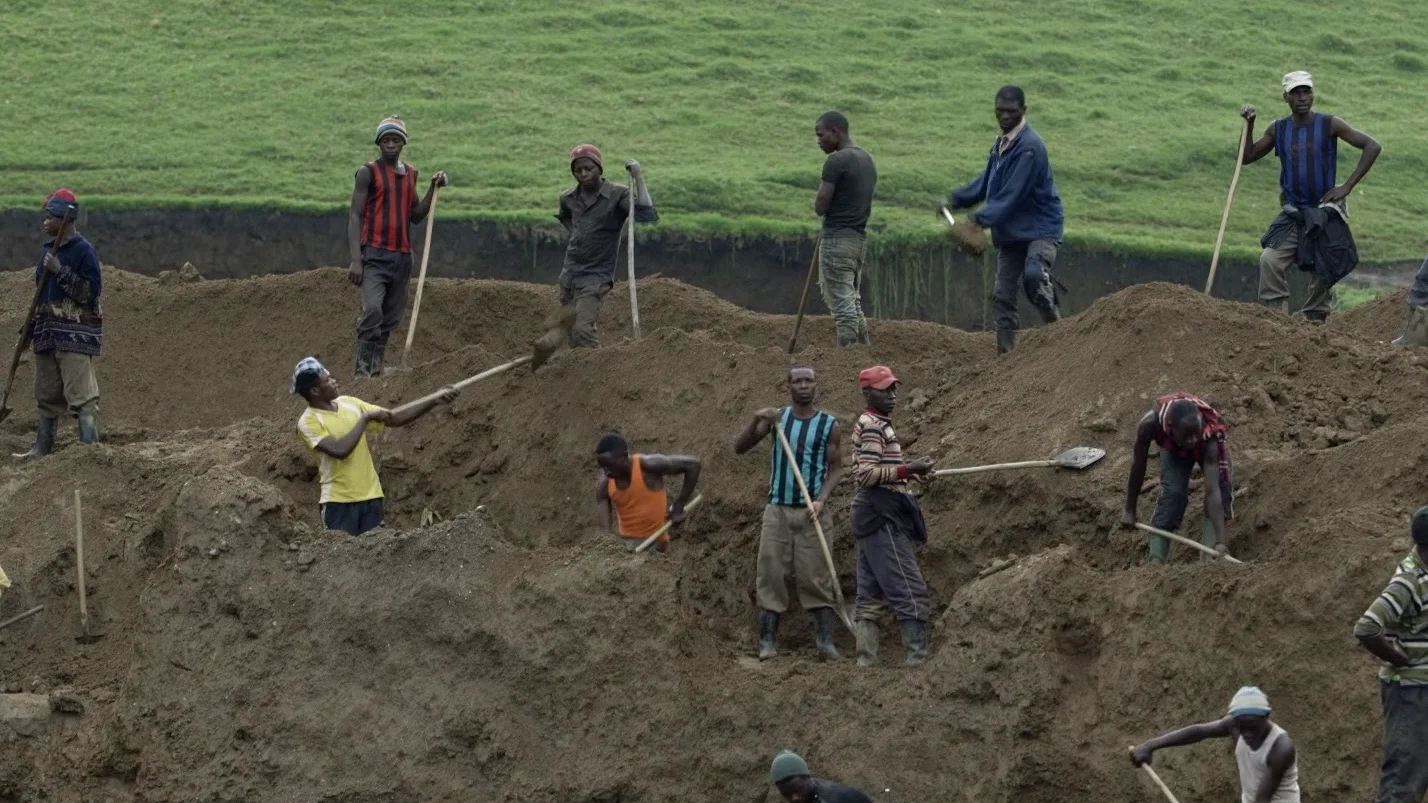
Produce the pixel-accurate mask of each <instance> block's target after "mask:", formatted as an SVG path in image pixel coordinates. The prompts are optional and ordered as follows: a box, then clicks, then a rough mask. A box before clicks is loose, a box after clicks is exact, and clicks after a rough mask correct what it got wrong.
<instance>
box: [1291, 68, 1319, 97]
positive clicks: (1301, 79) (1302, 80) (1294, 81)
mask: <svg viewBox="0 0 1428 803" xmlns="http://www.w3.org/2000/svg"><path fill="white" fill-rule="evenodd" d="M1301 86H1307V87H1309V88H1310V89H1313V88H1314V76H1312V75H1310V74H1309V73H1307V72H1304V71H1303V70H1295V71H1294V72H1292V73H1288V74H1286V75H1285V76H1284V91H1285V92H1288V91H1289V90H1291V89H1294V88H1296V87H1301Z"/></svg>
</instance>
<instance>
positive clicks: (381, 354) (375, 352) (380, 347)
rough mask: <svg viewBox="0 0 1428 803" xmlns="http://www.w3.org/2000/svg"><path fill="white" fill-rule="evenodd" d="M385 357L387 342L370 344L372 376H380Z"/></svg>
mask: <svg viewBox="0 0 1428 803" xmlns="http://www.w3.org/2000/svg"><path fill="white" fill-rule="evenodd" d="M386 356H387V341H385V340H379V341H377V342H376V343H373V344H372V362H371V367H372V376H381V375H382V363H383V361H384V360H385V359H386Z"/></svg>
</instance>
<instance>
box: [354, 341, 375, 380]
mask: <svg viewBox="0 0 1428 803" xmlns="http://www.w3.org/2000/svg"><path fill="white" fill-rule="evenodd" d="M376 359H377V344H376V342H374V341H367V340H359V341H357V368H356V374H357V376H376V375H377V374H378V372H379V371H380V370H381V366H377V368H375V369H374V368H373V364H374V362H375V361H376Z"/></svg>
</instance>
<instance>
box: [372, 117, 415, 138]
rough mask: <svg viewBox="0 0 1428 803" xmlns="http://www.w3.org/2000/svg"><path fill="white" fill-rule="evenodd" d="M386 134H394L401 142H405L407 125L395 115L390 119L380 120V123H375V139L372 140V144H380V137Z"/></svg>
mask: <svg viewBox="0 0 1428 803" xmlns="http://www.w3.org/2000/svg"><path fill="white" fill-rule="evenodd" d="M386 134H396V135H397V136H399V137H401V138H402V142H406V141H407V124H406V123H404V122H402V118H400V117H398V116H396V115H395V114H394V115H392V116H390V117H384V118H382V122H380V123H377V138H376V139H375V140H373V142H376V143H378V144H380V143H381V142H382V137H383V136H384V135H386Z"/></svg>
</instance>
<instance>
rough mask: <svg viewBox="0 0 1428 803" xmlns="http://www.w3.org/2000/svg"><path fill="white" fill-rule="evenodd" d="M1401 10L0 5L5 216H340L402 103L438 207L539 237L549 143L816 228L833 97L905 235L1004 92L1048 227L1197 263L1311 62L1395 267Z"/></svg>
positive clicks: (1404, 252) (1268, 175)
mask: <svg viewBox="0 0 1428 803" xmlns="http://www.w3.org/2000/svg"><path fill="white" fill-rule="evenodd" d="M1421 15H1422V5H1421V3H1417V2H1410V1H1409V0H1383V2H1379V3H1373V4H1357V5H1351V4H1339V5H1336V6H1331V5H1329V4H1314V5H1313V7H1312V8H1306V6H1305V5H1304V4H1303V3H1294V2H1289V0H1261V1H1260V2H1257V3H1254V4H1252V5H1251V4H1245V3H1242V2H1240V0H1161V1H1160V2H1150V1H1149V0H1144V1H1142V0H1099V1H1098V2H1090V1H1089V0H1060V2H1044V1H1043V2H1028V1H1027V0H966V2H961V3H956V4H951V3H938V2H924V1H921V0H883V2H881V3H876V4H865V3H859V2H853V1H852V0H818V1H817V2H815V1H814V0H730V1H728V2H723V3H702V2H692V0H663V1H662V2H588V3H575V2H570V1H569V0H542V1H541V2H536V0H522V1H521V2H515V1H514V0H512V1H510V2H495V1H494V0H461V1H460V2H450V1H448V0H436V1H434V2H425V3H417V2H404V1H403V2H398V1H397V0H388V1H387V2H373V1H372V0H344V1H343V2H338V1H337V0H331V1H330V2H321V1H320V0H285V1H284V2H273V1H272V0H168V1H167V2H156V1H154V0H88V1H87V2H83V3H77V4H55V3H40V2H36V0H8V2H7V4H6V10H5V13H4V14H3V16H0V34H3V37H4V41H6V42H7V43H8V44H9V47H8V48H7V51H8V55H7V57H6V59H5V79H6V80H5V81H4V82H3V89H0V95H3V100H4V108H5V110H6V112H7V118H8V119H9V120H10V122H9V126H10V131H9V132H8V133H9V134H10V137H9V140H10V144H11V155H10V157H8V158H7V159H6V162H7V166H6V168H5V170H4V172H3V173H0V176H3V178H0V182H2V183H0V205H4V206H7V207H16V206H19V207H27V208H29V207H33V206H36V205H37V204H38V203H39V201H40V199H41V198H42V197H43V196H44V194H45V193H46V192H48V191H49V190H51V189H53V188H54V187H55V186H57V185H61V184H63V185H68V186H71V187H73V188H74V189H75V190H76V191H77V192H78V193H79V194H80V196H81V199H82V200H86V199H87V200H89V201H90V202H91V203H92V205H93V206H96V207H97V206H101V205H103V206H107V207H109V208H118V207H161V206H203V205H228V206H237V207H269V208H280V209H287V210H296V211H314V212H316V211H331V210H337V209H342V208H344V207H345V204H346V201H347V197H348V195H349V193H350V192H351V176H352V172H353V171H354V169H355V168H356V167H357V165H358V164H360V163H361V162H362V161H364V160H366V159H368V158H370V157H371V155H372V154H373V153H374V149H373V147H372V146H371V133H372V130H373V127H374V126H375V124H376V121H377V120H378V119H379V118H380V117H381V116H382V115H384V114H386V113H390V112H396V113H399V114H401V115H402V116H403V117H404V118H405V119H406V120H407V121H408V124H409V126H410V127H411V131H412V136H413V140H412V144H411V145H410V147H409V149H408V151H407V156H408V158H409V160H410V161H411V162H412V163H414V164H416V165H417V166H418V167H419V168H421V169H422V170H423V172H424V173H427V174H429V173H430V171H431V170H433V169H436V168H442V169H445V170H447V171H448V172H449V173H450V174H451V175H452V178H453V186H452V187H451V188H450V189H449V191H447V192H445V193H444V194H443V200H442V202H441V207H440V212H439V216H440V217H463V218H471V217H480V218H487V219H497V220H510V221H516V222H526V223H529V222H544V221H549V220H550V217H549V216H550V215H551V214H552V212H553V210H554V198H555V195H556V193H557V192H559V191H560V190H561V189H562V188H564V187H566V186H568V185H569V183H570V176H569V174H568V172H567V169H566V162H565V154H566V152H567V151H568V149H569V148H570V147H571V146H572V145H574V144H576V143H578V142H582V141H591V142H594V143H596V144H598V145H599V146H600V147H601V148H602V149H604V151H605V153H606V156H607V161H608V163H609V166H610V167H611V168H612V169H611V170H610V171H609V172H610V174H611V175H612V177H616V178H618V179H619V180H623V172H624V171H623V170H620V169H619V165H620V163H621V161H622V160H624V159H625V158H630V157H634V158H638V159H640V160H641V161H642V162H643V163H644V164H645V166H646V172H647V175H648V178H649V182H650V186H651V189H652V190H653V192H654V195H655V199H656V201H657V203H659V204H660V206H661V209H662V211H663V213H664V215H665V217H666V220H667V225H668V226H670V227H672V228H675V229H680V230H685V231H693V232H736V233H745V234H758V233H771V232H772V233H779V232H796V231H810V230H812V227H813V225H814V223H815V219H814V218H813V216H812V213H811V211H810V210H809V204H810V201H811V197H812V193H813V191H814V190H815V188H816V185H817V181H818V171H819V167H820V165H821V162H822V154H821V153H820V152H819V151H818V150H817V148H816V146H815V144H814V141H813V134H812V126H813V120H814V118H815V117H816V116H817V115H818V114H819V113H820V112H822V111H824V110H825V109H828V108H837V109H841V110H843V111H845V112H846V113H847V114H848V115H849V117H850V118H851V120H852V126H853V134H854V136H855V137H856V138H857V140H858V141H859V143H860V144H862V145H864V146H865V147H867V148H868V149H869V150H870V151H871V152H872V153H873V154H874V156H875V157H876V158H877V160H878V166H879V171H880V181H879V186H878V202H877V206H876V211H875V216H874V224H875V225H879V224H880V225H882V226H885V227H886V229H885V234H884V236H894V235H896V236H907V237H911V238H921V237H925V236H930V235H932V234H933V233H935V232H936V231H937V222H936V219H935V218H934V216H933V212H932V209H933V205H934V204H935V203H936V202H937V201H938V200H939V199H940V198H941V197H943V195H944V194H945V193H946V192H947V191H948V190H949V189H950V188H952V187H953V186H955V185H958V184H960V183H962V182H964V181H966V180H967V179H969V178H970V177H971V176H972V175H973V174H974V173H975V172H976V171H977V170H978V169H979V167H980V166H981V164H982V161H983V159H984V157H985V152H986V149H987V147H988V145H989V144H990V142H991V140H992V138H993V136H994V135H995V123H994V120H993V117H992V95H993V94H994V92H995V91H996V89H997V87H998V86H1000V85H1001V84H1003V83H1009V82H1015V83H1019V84H1021V85H1022V86H1023V87H1025V89H1026V91H1027V95H1028V106H1029V109H1030V112H1029V119H1030V121H1031V123H1032V125H1033V126H1035V127H1036V128H1037V129H1038V130H1040V131H1041V133H1042V134H1043V136H1044V137H1045V138H1046V140H1047V142H1048V145H1049V148H1050V150H1051V155H1052V163H1053V166H1054V168H1055V170H1056V176H1057V181H1058V184H1059V187H1060V190H1061V194H1062V197H1063V199H1064V200H1065V203H1066V207H1067V215H1068V226H1067V228H1068V239H1070V240H1073V241H1080V242H1082V243H1089V244H1097V245H1103V246H1111V247H1116V248H1122V249H1128V250H1131V251H1137V252H1155V253H1167V252H1170V253H1178V252H1185V253H1206V252H1208V250H1209V248H1210V247H1211V246H1212V245H1213V241H1214V236H1215V228H1216V226H1217V225H1218V223H1219V217H1220V211H1221V208H1222V204H1223V202H1224V198H1225V191H1226V189H1227V187H1228V184H1229V179H1230V174H1231V171H1232V169H1233V164H1232V162H1233V159H1234V154H1235V144H1236V136H1237V133H1238V130H1239V124H1240V123H1239V118H1238V117H1237V116H1236V112H1237V109H1238V107H1239V105H1240V104H1241V103H1247V102H1249V103H1255V104H1256V105H1258V106H1259V107H1260V108H1261V110H1262V112H1261V123H1263V122H1267V121H1268V120H1270V119H1272V118H1273V117H1275V116H1278V115H1279V114H1280V112H1281V110H1282V109H1283V105H1282V102H1281V101H1280V98H1279V86H1278V80H1279V77H1280V75H1281V74H1283V73H1284V72H1285V71H1287V70H1289V69H1308V70H1310V71H1312V72H1313V73H1314V74H1315V76H1316V79H1317V81H1318V83H1319V102H1318V107H1319V109H1320V110H1322V111H1328V112H1332V113H1336V114H1340V115H1342V116H1344V117H1346V118H1347V119H1348V120H1349V121H1350V122H1351V123H1353V124H1355V125H1357V126H1359V127H1360V128H1363V129H1365V130H1367V131H1368V132H1370V133H1371V134H1373V135H1375V136H1377V137H1378V138H1379V139H1380V141H1382V142H1383V144H1384V148H1385V150H1384V155H1383V157H1382V158H1381V159H1380V160H1379V163H1378V165H1377V167H1376V168H1375V170H1374V172H1373V173H1371V174H1370V175H1369V178H1368V179H1367V180H1366V181H1365V182H1364V184H1363V185H1361V189H1360V191H1359V192H1357V193H1356V194H1355V196H1354V198H1353V213H1354V221H1355V228H1356V233H1357V235H1358V237H1359V245H1360V252H1361V255H1362V258H1363V259H1364V260H1365V261H1366V262H1374V261H1385V260H1399V259H1417V258H1419V257H1421V256H1422V252H1423V250H1424V247H1425V242H1428V239H1425V234H1428V227H1425V225H1424V223H1423V218H1424V216H1425V214H1426V213H1428V194H1425V193H1424V192H1423V189H1424V186H1425V184H1428V138H1425V137H1424V136H1423V135H1422V128H1421V125H1420V123H1419V120H1420V119H1421V117H1422V109H1423V108H1424V107H1425V101H1428V37H1425V36H1423V34H1424V32H1425V30H1424V24H1423V22H1422V16H1421ZM1356 157H1357V151H1350V152H1348V153H1344V154H1341V157H1340V158H1341V160H1342V161H1343V162H1345V163H1344V164H1341V166H1340V178H1341V179H1342V178H1343V177H1345V176H1347V175H1348V173H1349V171H1350V170H1351V169H1352V166H1353V162H1354V159H1355V158H1356ZM1277 173H1278V168H1277V162H1276V161H1275V160H1274V159H1273V157H1270V159H1268V160H1266V161H1265V162H1262V163H1260V164H1256V165H1253V166H1251V167H1249V168H1246V170H1245V173H1244V176H1243V178H1242V179H1241V182H1240V189H1239V200H1238V202H1237V204H1236V207H1235V213H1234V215H1233V216H1232V218H1231V228H1230V234H1229V236H1228V238H1227V246H1228V249H1229V251H1230V252H1231V253H1237V254H1245V253H1251V252H1253V251H1254V250H1255V248H1256V242H1257V237H1258V235H1259V234H1260V233H1261V231H1262V230H1263V228H1264V226H1265V225H1266V224H1267V223H1268V221H1269V219H1270V218H1271V217H1272V216H1273V214H1274V212H1275V209H1276V206H1277V199H1276V189H1275V185H1276V180H1277ZM616 174H618V175H616Z"/></svg>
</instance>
